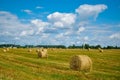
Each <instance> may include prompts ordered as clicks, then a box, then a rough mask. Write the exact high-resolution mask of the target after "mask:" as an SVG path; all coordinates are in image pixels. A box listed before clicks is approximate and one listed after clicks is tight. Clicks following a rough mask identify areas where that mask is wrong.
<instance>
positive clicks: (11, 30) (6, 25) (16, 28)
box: [0, 11, 32, 36]
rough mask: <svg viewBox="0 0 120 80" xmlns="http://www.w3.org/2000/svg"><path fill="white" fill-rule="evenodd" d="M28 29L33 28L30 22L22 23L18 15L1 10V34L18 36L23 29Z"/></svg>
mask: <svg viewBox="0 0 120 80" xmlns="http://www.w3.org/2000/svg"><path fill="white" fill-rule="evenodd" d="M28 29H32V27H31V26H30V25H29V24H23V23H21V22H20V20H19V19H18V17H17V16H16V15H13V14H11V13H10V12H6V11H0V35H2V34H4V35H5V36H18V35H19V34H20V32H21V31H23V30H28Z"/></svg>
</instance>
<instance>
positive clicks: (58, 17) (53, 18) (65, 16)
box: [47, 12, 76, 27]
mask: <svg viewBox="0 0 120 80" xmlns="http://www.w3.org/2000/svg"><path fill="white" fill-rule="evenodd" d="M47 18H48V20H49V21H50V22H52V23H53V25H54V26H55V27H65V26H66V27H67V26H71V25H72V24H74V23H75V19H76V15H75V14H72V13H60V12H55V13H52V14H49V15H48V16H47Z"/></svg>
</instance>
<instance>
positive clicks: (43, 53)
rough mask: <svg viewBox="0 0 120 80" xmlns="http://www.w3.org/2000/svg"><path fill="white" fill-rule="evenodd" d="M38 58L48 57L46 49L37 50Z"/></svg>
mask: <svg viewBox="0 0 120 80" xmlns="http://www.w3.org/2000/svg"><path fill="white" fill-rule="evenodd" d="M37 54H38V58H48V54H47V49H41V50H37Z"/></svg>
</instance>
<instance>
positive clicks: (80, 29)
mask: <svg viewBox="0 0 120 80" xmlns="http://www.w3.org/2000/svg"><path fill="white" fill-rule="evenodd" d="M37 8H38V9H40V8H41V7H39V6H38V7H36V9H37ZM106 9H107V6H106V5H103V4H99V5H88V4H84V5H80V6H79V8H77V9H76V11H75V12H73V13H65V12H64V13H61V12H54V13H51V14H49V15H47V20H45V21H44V20H42V19H40V18H36V19H35V18H34V19H33V20H30V22H28V23H23V22H24V21H23V22H21V20H20V19H19V18H18V17H17V16H16V15H14V14H12V13H10V12H6V11H0V38H1V37H2V38H3V36H5V38H6V40H9V37H11V36H13V37H14V38H13V37H12V38H13V39H15V40H19V42H21V43H29V44H30V43H33V44H34V43H35V44H36V45H37V44H64V45H69V44H78V45H80V44H83V42H84V41H86V42H91V43H96V44H99V42H100V41H98V40H99V39H100V40H102V42H104V40H106V38H108V36H109V35H108V34H110V32H109V33H107V32H106V31H110V29H109V30H108V28H107V29H105V27H103V26H101V25H99V26H98V25H93V23H90V21H89V19H87V20H86V19H85V20H78V19H82V18H90V17H94V18H95V19H96V18H97V16H98V15H99V14H100V13H101V12H103V11H104V10H106ZM24 12H26V13H28V14H29V13H32V11H29V10H26V11H24ZM37 16H38V15H37ZM24 20H26V19H24ZM113 26H114V25H113ZM103 31H104V33H103ZM101 32H102V33H101ZM104 34H105V35H104ZM8 36H9V37H8ZM101 36H102V37H101ZM104 36H105V37H104ZM106 36H107V37H106ZM119 36H120V34H119V33H115V34H112V35H110V36H109V39H110V38H111V39H113V38H119V39H120V37H119ZM103 37H104V38H103ZM31 39H32V40H31ZM2 42H5V40H4V39H0V43H2Z"/></svg>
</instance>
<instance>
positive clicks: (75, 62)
mask: <svg viewBox="0 0 120 80" xmlns="http://www.w3.org/2000/svg"><path fill="white" fill-rule="evenodd" d="M70 68H71V69H73V70H76V71H85V72H90V71H91V70H92V60H91V59H90V57H88V56H87V55H75V56H73V57H72V58H71V60H70Z"/></svg>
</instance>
